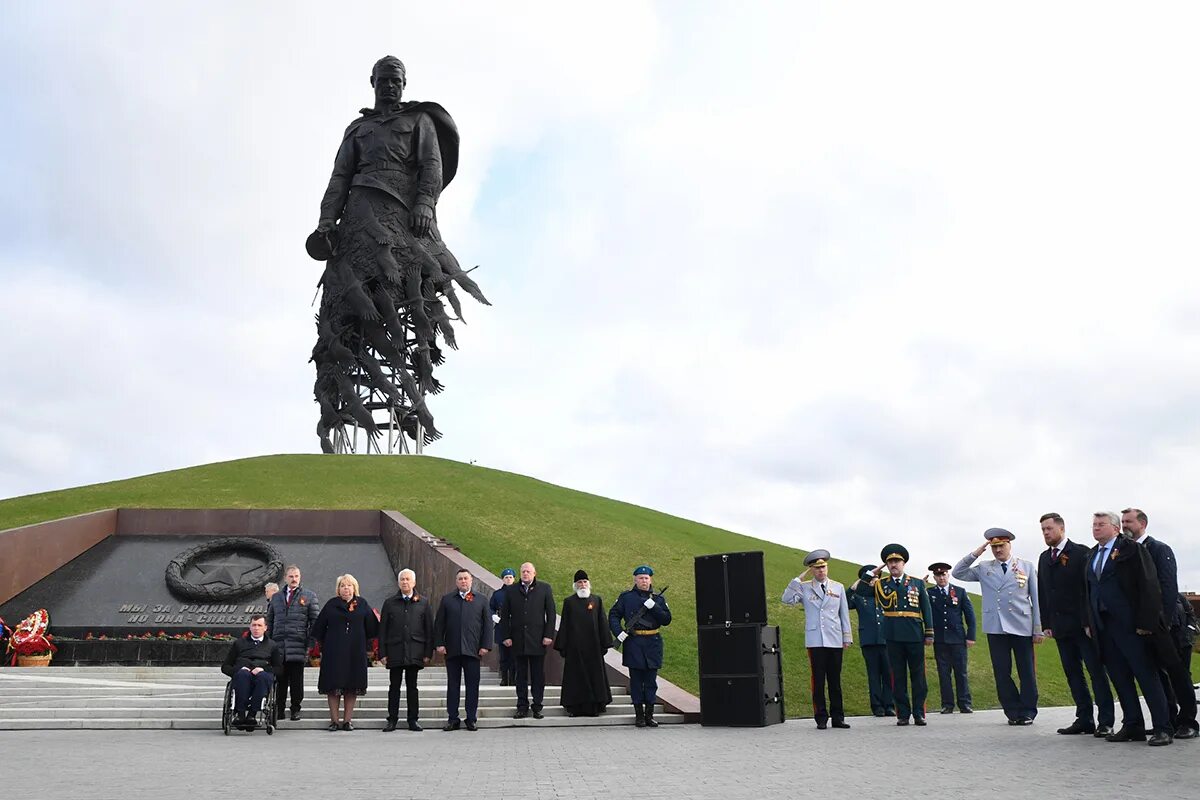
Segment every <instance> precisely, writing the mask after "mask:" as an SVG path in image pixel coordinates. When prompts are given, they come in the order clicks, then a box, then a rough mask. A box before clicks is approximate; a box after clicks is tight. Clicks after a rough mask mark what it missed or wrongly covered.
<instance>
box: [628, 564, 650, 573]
mask: <svg viewBox="0 0 1200 800" xmlns="http://www.w3.org/2000/svg"><path fill="white" fill-rule="evenodd" d="M633 574H634V575H653V574H654V570H652V569H650V565H649V564H642V565H641V566H640V567H638V568H637V569H635V570H634V571H633Z"/></svg>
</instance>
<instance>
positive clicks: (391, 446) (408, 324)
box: [331, 311, 425, 455]
mask: <svg viewBox="0 0 1200 800" xmlns="http://www.w3.org/2000/svg"><path fill="white" fill-rule="evenodd" d="M400 318H401V322H402V323H403V324H404V330H405V332H406V335H405V340H404V350H403V353H404V363H403V364H401V365H400V367H401V368H402V369H404V370H406V371H407V372H408V374H409V375H412V374H414V371H413V363H412V352H413V349H414V348H415V347H416V346H417V336H416V332H415V330H414V328H413V325H412V320H411V318H410V315H409V314H408V313H407V312H403V311H402V312H401V313H400ZM360 347H361V348H362V351H363V355H365V356H366V357H367V358H371V359H373V360H375V361H376V362H378V363H379V366H380V369H381V370H382V371H383V374H384V377H386V378H387V380H388V382H389V383H390V384H391V385H392V386H395V387H397V388H399V387H400V386H401V382H400V380H399V379H398V378H397V375H396V372H397V370H396V365H395V364H392V363H391V362H390V361H388V360H387V359H386V358H384V357H383V356H382V355H380V354H379V353H378V352H377V351H376V350H375V348H374V347H372V346H371V345H369V344H367V343H366V342H362V343H361V344H360ZM360 363H361V358H360ZM348 377H349V378H350V380H351V381H352V382H353V383H354V387H355V391H356V392H357V395H358V399H359V401H360V402H361V403H362V404H363V407H364V408H366V409H367V411H368V412H370V414H371V418H372V419H373V420H375V424H376V425H377V426H378V427H379V429H380V431H381V432H384V433H381V435H380V436H379V437H378V438H372V437H371V436H370V434H368V433H367V431H366V430H362V431H360V430H359V428H360V427H361V426H360V425H359V424H358V423H356V422H353V421H352V420H349V419H348V420H347V423H346V425H344V426H342V427H339V428H335V429H334V430H333V431H332V432H331V433H332V436H333V449H334V452H335V453H339V454H354V453H360V452H361V453H363V454H365V455H421V454H422V453H424V452H425V429H424V426H422V425H421V423H420V421H419V420H418V419H417V417H416V414H414V413H413V411H412V407H411V405H409V404H407V403H405V404H397V403H395V402H394V401H393V400H392V398H390V397H389V396H388V395H387V394H386V393H384V392H382V391H380V390H379V389H378V388H377V387H376V386H375V385H374V384H372V383H371V381H370V379H369V377H368V376H367V373H366V371H365V370H364V369H363V368H362V367H361V366H360V365H358V364H356V365H355V367H354V368H353V369H352V370H351V371H350V374H349V376H348ZM405 399H406V400H408V399H409V398H405ZM424 399H425V394H424V392H422V393H421V400H424ZM406 429H407V430H408V431H409V434H410V435H406V434H405V430H406ZM360 435H361V437H362V438H361V445H360V440H359V437H360ZM385 436H386V444H385V442H384V437H385ZM385 447H386V449H385Z"/></svg>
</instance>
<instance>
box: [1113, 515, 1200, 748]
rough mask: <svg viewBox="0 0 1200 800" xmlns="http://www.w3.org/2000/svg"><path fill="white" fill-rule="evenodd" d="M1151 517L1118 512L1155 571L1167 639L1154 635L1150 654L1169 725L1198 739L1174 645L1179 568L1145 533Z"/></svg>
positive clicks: (1186, 677) (1181, 735)
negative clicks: (1156, 668)
mask: <svg viewBox="0 0 1200 800" xmlns="http://www.w3.org/2000/svg"><path fill="white" fill-rule="evenodd" d="M1149 525H1150V518H1149V517H1147V516H1146V512H1145V511H1142V510H1141V509H1140V508H1127V509H1125V510H1124V511H1122V512H1121V529H1122V531H1123V532H1124V533H1125V535H1126V536H1128V537H1130V538H1131V539H1133V540H1134V541H1135V542H1137V543H1138V544H1140V545H1141V546H1142V547H1144V548H1146V551H1147V552H1148V553H1150V559H1151V560H1152V561H1153V562H1154V569H1155V570H1156V571H1157V572H1158V586H1159V589H1161V590H1162V602H1163V624H1164V625H1165V626H1166V629H1167V636H1155V637H1154V640H1153V641H1154V647H1153V651H1152V653H1151V655H1152V656H1153V657H1154V661H1155V663H1156V664H1157V665H1158V672H1159V679H1160V680H1161V681H1162V685H1163V692H1164V693H1166V695H1167V705H1168V706H1169V707H1170V709H1171V723H1172V725H1174V726H1175V738H1176V739H1194V738H1196V736H1197V723H1196V690H1195V689H1193V688H1192V676H1191V670H1190V669H1188V668H1187V667H1186V666H1185V665H1184V662H1185V660H1190V659H1187V658H1186V655H1185V657H1183V658H1181V657H1180V653H1179V651H1178V648H1177V647H1176V646H1175V639H1176V636H1174V635H1173V634H1177V633H1178V629H1179V627H1180V626H1181V625H1183V616H1182V614H1181V613H1180V610H1179V579H1178V577H1177V575H1178V565H1177V564H1176V563H1175V551H1173V550H1172V549H1171V547H1170V545H1168V544H1167V543H1166V542H1163V541H1160V540H1158V539H1155V538H1154V537H1153V536H1151V535H1150V534H1148V533H1147V532H1146V528H1147V527H1149Z"/></svg>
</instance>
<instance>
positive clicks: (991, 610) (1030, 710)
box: [951, 528, 1043, 725]
mask: <svg viewBox="0 0 1200 800" xmlns="http://www.w3.org/2000/svg"><path fill="white" fill-rule="evenodd" d="M983 538H984V539H985V540H986V541H984V543H983V544H981V545H980V546H979V547H978V548H976V549H975V550H972V551H971V552H970V553H967V554H966V555H965V556H963V557H962V559H961V560H960V561H959V562H958V563H957V564H955V565H954V570H953V571H952V573H951V574H953V575H954V577H956V578H958V579H959V580H960V581H979V588H980V589H981V590H982V593H983V632H984V633H986V634H987V637H988V651H989V653H990V655H991V657H992V672H993V673H994V674H995V676H996V694H997V696H998V697H999V698H1000V705H1001V706H1002V707H1003V708H1004V714H1005V716H1007V717H1008V724H1009V725H1032V724H1033V718H1034V717H1036V716H1037V713H1038V708H1037V701H1038V688H1037V671H1036V670H1035V669H1034V660H1033V646H1034V645H1035V644H1038V643H1040V642H1041V641H1042V638H1043V637H1042V612H1041V609H1040V608H1039V606H1038V593H1037V585H1038V583H1037V575H1036V574H1035V572H1034V569H1033V564H1032V563H1030V562H1029V561H1026V560H1024V559H1022V558H1014V557H1013V555H1012V541H1013V539H1015V538H1016V536H1014V535H1013V533H1012V532H1011V531H1007V530H1005V529H1004V528H988V529H987V530H986V531H984V532H983ZM989 547H990V548H992V555H993V556H995V559H994V560H992V561H981V562H980V563H979V566H977V567H973V566H971V565H972V564H973V563H974V562H975V559H977V558H979V556H981V555H982V554H983V551H984V550H986V549H987V548H989ZM1013 661H1016V664H1017V677H1018V678H1019V679H1020V681H1021V687H1020V688H1019V689H1018V688H1017V684H1016V683H1015V682H1013V679H1012V665H1013Z"/></svg>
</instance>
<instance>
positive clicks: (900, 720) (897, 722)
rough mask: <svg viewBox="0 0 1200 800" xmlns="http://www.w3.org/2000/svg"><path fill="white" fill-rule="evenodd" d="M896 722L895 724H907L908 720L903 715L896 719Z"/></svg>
mask: <svg viewBox="0 0 1200 800" xmlns="http://www.w3.org/2000/svg"><path fill="white" fill-rule="evenodd" d="M896 724H897V725H907V724H908V720H907V719H905V718H904V717H901V718H900V719H898V720H896Z"/></svg>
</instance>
